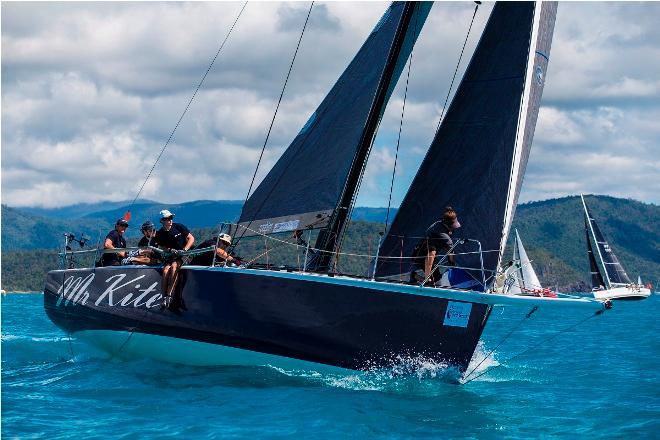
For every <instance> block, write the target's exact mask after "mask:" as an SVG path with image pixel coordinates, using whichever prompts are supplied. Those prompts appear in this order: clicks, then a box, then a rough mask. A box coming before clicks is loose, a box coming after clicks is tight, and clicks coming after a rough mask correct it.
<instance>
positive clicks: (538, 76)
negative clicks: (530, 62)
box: [536, 66, 543, 85]
mask: <svg viewBox="0 0 660 440" xmlns="http://www.w3.org/2000/svg"><path fill="white" fill-rule="evenodd" d="M536 83H537V84H538V85H543V69H542V68H541V66H537V67H536Z"/></svg>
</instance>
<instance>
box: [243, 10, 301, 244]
mask: <svg viewBox="0 0 660 440" xmlns="http://www.w3.org/2000/svg"><path fill="white" fill-rule="evenodd" d="M313 7H314V2H312V3H311V4H310V5H309V11H307V18H305V24H304V25H303V28H302V32H301V33H300V38H299V39H298V45H297V46H296V51H295V52H294V53H293V58H292V59H291V65H290V66H289V72H288V73H287V74H286V79H285V80H284V85H283V86H282V92H281V93H280V99H279V100H278V101H277V106H276V107H275V114H273V119H272V120H271V121H270V127H268V133H267V134H266V140H264V145H263V147H261V153H260V154H259V160H258V161H257V166H256V168H255V169H254V174H253V175H252V181H251V182H250V187H249V188H248V190H247V194H245V202H243V208H241V215H243V209H244V208H245V204H246V203H247V201H248V199H249V198H250V191H252V186H253V185H254V180H255V179H256V177H257V171H259V165H261V159H262V158H263V156H264V151H265V150H266V145H267V144H268V138H269V137H270V132H271V131H272V129H273V124H275V117H277V111H278V110H279V108H280V104H281V102H282V97H284V91H285V90H286V85H287V83H288V82H289V76H290V75H291V71H292V70H293V64H294V63H295V61H296V56H297V55H298V49H300V43H301V42H302V39H303V35H305V29H307V22H308V21H309V16H310V14H311V13H312V8H313ZM250 223H252V220H250ZM250 223H248V226H250ZM244 234H245V231H243V234H241V236H240V237H239V238H238V240H237V241H236V244H235V245H234V246H233V247H234V248H235V247H236V245H237V244H238V242H239V241H240V240H241V238H243V235H244Z"/></svg>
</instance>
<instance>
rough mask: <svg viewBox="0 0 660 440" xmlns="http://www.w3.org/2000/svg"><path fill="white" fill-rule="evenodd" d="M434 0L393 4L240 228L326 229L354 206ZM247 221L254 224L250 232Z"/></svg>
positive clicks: (249, 206) (252, 200)
mask: <svg viewBox="0 0 660 440" xmlns="http://www.w3.org/2000/svg"><path fill="white" fill-rule="evenodd" d="M431 6H432V3H430V2H419V3H417V2H395V3H393V4H392V5H391V6H390V7H389V8H388V10H387V11H386V12H385V14H384V15H383V16H382V18H381V19H380V21H379V22H378V24H376V27H375V28H374V30H373V31H372V32H371V34H370V35H369V37H368V38H367V40H366V42H365V43H364V44H363V46H362V48H361V49H360V51H359V52H358V53H357V55H356V56H355V58H354V59H353V61H351V63H350V64H349V65H348V67H347V68H346V70H345V71H344V73H343V74H342V75H341V77H340V78H339V80H338V81H337V82H336V83H335V85H334V86H333V87H332V89H331V90H330V92H329V93H328V95H327V96H326V97H325V99H324V100H323V102H322V103H321V104H320V105H319V107H318V108H317V109H316V111H315V112H314V113H312V115H311V116H310V118H309V120H308V121H307V123H306V124H305V125H304V126H303V128H302V129H301V130H300V132H299V133H298V135H297V136H296V138H295V139H294V140H293V142H292V143H291V145H290V146H289V147H288V148H287V150H286V151H285V152H284V153H283V155H282V156H281V157H280V159H279V160H278V161H277V163H276V164H275V166H274V167H273V168H272V169H271V170H270V172H269V173H268V174H267V175H266V177H265V178H264V180H263V181H262V182H261V184H260V185H259V186H258V187H257V189H256V190H255V191H254V193H253V194H252V195H251V196H250V197H249V198H248V200H247V202H246V203H245V206H244V207H243V211H242V213H241V217H240V220H239V223H240V224H241V225H242V226H244V228H241V227H240V226H239V231H238V232H239V233H241V234H242V233H245V235H251V234H252V233H253V231H254V232H255V233H265V234H269V233H275V232H284V231H289V230H295V229H304V228H310V227H312V228H322V227H326V226H328V224H329V223H331V222H332V223H334V224H333V226H332V227H334V228H336V227H337V215H336V213H337V212H338V211H340V210H339V209H338V208H339V207H343V208H344V211H346V210H347V209H348V206H344V205H345V203H346V202H345V201H346V200H348V201H349V202H350V201H352V200H353V197H354V195H355V190H356V187H357V185H358V183H359V179H360V178H361V176H362V172H363V170H364V164H365V161H366V159H367V156H368V153H369V150H370V148H371V143H372V141H373V138H374V135H375V132H376V129H377V128H378V123H379V122H380V119H381V117H382V114H383V111H384V108H385V105H386V104H387V101H388V99H389V97H390V95H391V93H392V91H393V89H394V86H395V84H396V81H397V79H398V78H399V76H400V74H401V71H402V70H403V67H404V65H405V61H406V59H407V58H408V56H409V55H410V52H411V51H412V48H413V45H414V43H415V41H416V39H417V36H418V35H419V32H420V30H421V28H422V26H423V24H424V21H425V20H426V17H427V16H428V13H429V11H430V9H431ZM245 227H249V228H250V230H247V231H246V230H245Z"/></svg>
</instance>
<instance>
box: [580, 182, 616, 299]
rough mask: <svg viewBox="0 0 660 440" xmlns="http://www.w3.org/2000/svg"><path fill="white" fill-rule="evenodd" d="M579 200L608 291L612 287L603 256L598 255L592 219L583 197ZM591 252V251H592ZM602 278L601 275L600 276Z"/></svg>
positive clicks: (598, 247)
mask: <svg viewBox="0 0 660 440" xmlns="http://www.w3.org/2000/svg"><path fill="white" fill-rule="evenodd" d="M580 199H581V200H582V206H583V207H584V215H585V218H586V219H587V224H588V225H589V230H590V231H591V237H592V238H593V239H594V244H595V245H596V249H597V250H598V258H599V259H600V264H602V266H603V269H605V270H604V272H605V278H606V280H607V281H606V283H607V285H606V286H605V287H607V288H608V289H609V288H610V287H611V286H612V283H611V282H610V275H609V274H608V273H607V268H606V267H605V260H603V255H602V254H601V253H600V246H598V240H596V234H595V232H594V228H593V225H592V224H591V222H592V218H591V216H590V215H589V210H588V209H587V204H586V202H585V201H584V195H582V194H580ZM592 252H593V251H592ZM601 278H602V274H601Z"/></svg>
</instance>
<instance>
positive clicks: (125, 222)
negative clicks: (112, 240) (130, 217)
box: [115, 218, 128, 227]
mask: <svg viewBox="0 0 660 440" xmlns="http://www.w3.org/2000/svg"><path fill="white" fill-rule="evenodd" d="M115 226H126V227H128V221H127V220H124V219H123V218H120V219H119V220H117V223H115Z"/></svg>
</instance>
